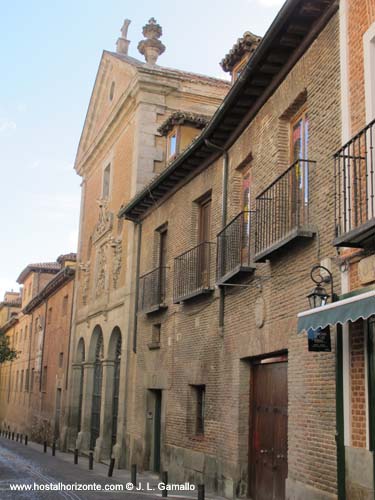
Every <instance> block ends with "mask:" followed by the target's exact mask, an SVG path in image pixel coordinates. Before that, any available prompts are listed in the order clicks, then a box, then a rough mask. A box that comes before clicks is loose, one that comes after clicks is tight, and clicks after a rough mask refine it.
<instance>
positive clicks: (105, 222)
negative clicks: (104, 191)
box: [92, 200, 113, 243]
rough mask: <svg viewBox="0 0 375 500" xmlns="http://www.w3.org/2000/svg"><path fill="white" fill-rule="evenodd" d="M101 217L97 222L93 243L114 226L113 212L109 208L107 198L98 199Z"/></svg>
mask: <svg viewBox="0 0 375 500" xmlns="http://www.w3.org/2000/svg"><path fill="white" fill-rule="evenodd" d="M98 205H99V219H98V222H97V223H96V226H95V229H94V234H93V236H92V241H93V243H96V242H97V241H98V240H99V239H100V238H101V237H102V236H104V235H105V234H106V233H107V232H108V231H111V229H112V227H113V213H112V212H110V211H109V210H108V207H107V200H98Z"/></svg>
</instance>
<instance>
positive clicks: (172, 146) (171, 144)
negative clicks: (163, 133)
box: [167, 130, 177, 159]
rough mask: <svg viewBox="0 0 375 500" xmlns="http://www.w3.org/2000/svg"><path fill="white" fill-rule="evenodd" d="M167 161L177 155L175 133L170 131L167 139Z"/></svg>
mask: <svg viewBox="0 0 375 500" xmlns="http://www.w3.org/2000/svg"><path fill="white" fill-rule="evenodd" d="M167 141H168V159H169V158H172V157H173V156H175V155H176V153H177V131H176V130H174V131H172V132H171V133H170V134H169V135H168V137H167Z"/></svg>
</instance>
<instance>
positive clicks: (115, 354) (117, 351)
mask: <svg viewBox="0 0 375 500" xmlns="http://www.w3.org/2000/svg"><path fill="white" fill-rule="evenodd" d="M121 345H122V339H121V331H120V329H119V328H118V327H116V328H114V330H113V332H112V335H111V340H110V344H109V352H108V355H109V358H110V359H112V360H113V361H114V366H113V394H112V432H111V449H112V448H113V446H114V445H115V444H116V440H117V420H118V406H119V390H120V362H121Z"/></svg>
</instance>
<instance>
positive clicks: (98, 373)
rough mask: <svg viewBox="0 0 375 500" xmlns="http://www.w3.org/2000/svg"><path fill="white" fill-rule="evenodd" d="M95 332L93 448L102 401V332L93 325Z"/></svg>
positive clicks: (91, 434)
mask: <svg viewBox="0 0 375 500" xmlns="http://www.w3.org/2000/svg"><path fill="white" fill-rule="evenodd" d="M95 334H96V337H97V338H96V346H95V358H94V380H93V391H92V405H91V432H90V449H91V450H94V449H95V443H96V440H97V439H98V437H99V434H100V410H101V403H102V377H103V367H102V360H103V333H102V330H101V328H100V327H95V329H94V332H93V335H95Z"/></svg>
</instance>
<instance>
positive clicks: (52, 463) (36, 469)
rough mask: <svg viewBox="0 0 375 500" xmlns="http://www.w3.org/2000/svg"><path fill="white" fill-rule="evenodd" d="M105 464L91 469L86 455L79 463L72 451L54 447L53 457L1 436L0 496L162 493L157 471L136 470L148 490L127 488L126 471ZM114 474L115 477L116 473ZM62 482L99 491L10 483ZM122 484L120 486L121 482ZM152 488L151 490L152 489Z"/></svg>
mask: <svg viewBox="0 0 375 500" xmlns="http://www.w3.org/2000/svg"><path fill="white" fill-rule="evenodd" d="M107 471H108V467H107V466H106V465H105V464H94V470H92V471H90V470H88V459H87V457H79V463H78V465H74V463H73V455H72V454H68V453H60V452H58V451H56V456H55V457H52V453H51V449H50V448H48V450H47V453H46V454H45V453H43V448H42V446H41V445H38V444H36V443H29V445H28V446H25V445H24V444H20V443H19V442H16V441H11V440H8V439H6V438H4V437H1V438H0V498H1V500H10V499H19V500H23V499H25V500H26V499H27V500H30V499H32V500H39V499H43V500H45V499H55V498H65V499H70V500H81V499H82V500H83V499H90V500H99V499H102V498H104V499H108V500H110V499H116V498H124V499H129V500H131V499H133V500H151V499H154V498H160V497H161V491H159V490H158V488H157V484H158V478H157V476H156V475H144V474H139V475H138V480H139V481H140V483H141V486H142V488H143V489H144V490H145V489H147V488H149V491H147V492H146V491H144V492H142V491H137V492H129V491H126V484H127V483H129V481H130V473H129V471H124V470H121V471H120V470H116V469H115V470H114V477H112V478H109V477H107ZM116 476H117V477H116ZM58 483H62V484H64V485H68V484H70V485H72V484H74V483H78V484H79V485H94V484H95V485H96V487H97V488H101V489H102V490H101V491H98V489H97V491H78V490H77V491H73V490H71V491H56V490H52V491H35V490H34V491H33V490H27V491H12V490H11V489H10V485H12V487H13V485H30V486H33V485H34V484H37V485H47V484H48V485H49V484H58ZM116 485H117V487H119V485H123V491H104V488H105V487H107V489H108V488H115V487H116ZM120 488H121V486H120ZM152 489H154V491H152ZM168 498H172V499H177V498H179V499H183V498H196V492H193V493H190V494H189V493H188V494H185V493H183V494H182V493H181V492H180V493H179V494H176V495H168Z"/></svg>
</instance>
